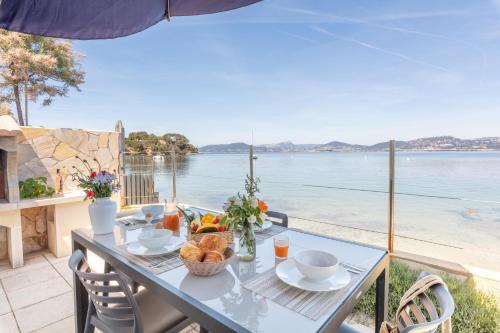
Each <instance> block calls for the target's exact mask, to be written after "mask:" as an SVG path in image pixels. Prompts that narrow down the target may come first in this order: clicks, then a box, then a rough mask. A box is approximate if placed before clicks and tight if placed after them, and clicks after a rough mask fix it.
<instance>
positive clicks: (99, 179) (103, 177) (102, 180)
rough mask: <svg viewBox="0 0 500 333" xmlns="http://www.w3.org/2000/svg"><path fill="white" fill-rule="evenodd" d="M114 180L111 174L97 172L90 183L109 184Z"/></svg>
mask: <svg viewBox="0 0 500 333" xmlns="http://www.w3.org/2000/svg"><path fill="white" fill-rule="evenodd" d="M115 179H116V177H115V175H113V174H111V173H100V172H99V173H98V174H97V175H96V176H95V177H94V179H92V183H94V184H109V183H111V182H112V181H113V180H115Z"/></svg>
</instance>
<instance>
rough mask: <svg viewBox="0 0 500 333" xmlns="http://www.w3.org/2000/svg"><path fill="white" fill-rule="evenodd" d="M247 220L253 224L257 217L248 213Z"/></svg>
mask: <svg viewBox="0 0 500 333" xmlns="http://www.w3.org/2000/svg"><path fill="white" fill-rule="evenodd" d="M248 222H250V223H251V224H254V223H255V222H257V218H256V217H255V215H250V216H249V217H248Z"/></svg>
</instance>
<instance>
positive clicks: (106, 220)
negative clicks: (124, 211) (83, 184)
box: [89, 198, 116, 235]
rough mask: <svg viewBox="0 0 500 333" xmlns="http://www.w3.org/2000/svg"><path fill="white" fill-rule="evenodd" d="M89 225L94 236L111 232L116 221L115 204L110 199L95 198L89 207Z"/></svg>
mask: <svg viewBox="0 0 500 333" xmlns="http://www.w3.org/2000/svg"><path fill="white" fill-rule="evenodd" d="M89 214H90V223H91V224H92V229H93V230H94V234H95V235H104V234H109V233H112V232H113V228H114V226H115V219H116V202H114V201H113V200H111V198H96V199H95V201H94V202H93V203H91V204H90V205H89Z"/></svg>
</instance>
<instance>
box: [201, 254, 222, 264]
mask: <svg viewBox="0 0 500 333" xmlns="http://www.w3.org/2000/svg"><path fill="white" fill-rule="evenodd" d="M221 261H224V255H223V254H222V253H220V252H219V251H208V252H207V253H205V259H204V260H203V262H221Z"/></svg>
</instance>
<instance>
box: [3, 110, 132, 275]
mask: <svg viewBox="0 0 500 333" xmlns="http://www.w3.org/2000/svg"><path fill="white" fill-rule="evenodd" d="M122 147H123V127H122V126H121V122H119V123H118V124H117V131H114V132H103V131H87V130H81V129H69V128H55V129H52V128H40V127H20V126H18V125H17V123H16V121H15V120H14V119H13V118H12V117H11V116H10V115H8V114H3V115H0V259H3V258H6V257H7V256H8V257H9V259H10V261H11V264H12V265H13V266H21V265H22V257H23V254H26V253H29V252H32V251H37V250H40V249H43V248H46V247H48V248H49V249H50V250H51V251H52V252H53V253H54V254H55V255H56V256H60V255H67V254H68V253H69V251H70V249H71V246H70V244H69V238H70V237H69V233H70V230H71V229H72V228H73V227H77V226H82V225H87V224H88V223H89V217H88V212H87V206H88V202H84V201H83V199H84V193H83V192H82V191H81V190H79V189H78V188H77V186H76V184H75V183H74V182H73V181H72V177H71V174H72V173H74V172H75V169H74V168H75V167H76V168H77V169H79V170H81V171H85V170H86V168H85V166H84V165H83V163H82V162H81V160H80V159H79V158H81V159H86V160H88V161H89V162H90V164H91V165H92V167H93V168H95V169H98V168H99V164H97V162H94V161H93V160H94V159H97V160H98V161H99V163H100V166H101V167H102V168H103V169H105V170H109V171H116V172H117V173H120V171H121V169H120V167H121V166H122V163H121V162H120V161H121V160H122V158H123V157H122V156H121V153H120V152H122V151H123V149H122ZM77 157H78V158H77ZM58 169H59V170H60V173H61V175H62V177H63V180H64V187H63V189H64V194H63V195H54V196H53V197H50V198H36V199H22V198H20V194H19V184H18V183H19V181H21V180H26V179H29V178H35V177H46V178H47V184H48V186H51V187H53V188H54V187H55V178H56V173H57V170H58Z"/></svg>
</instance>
